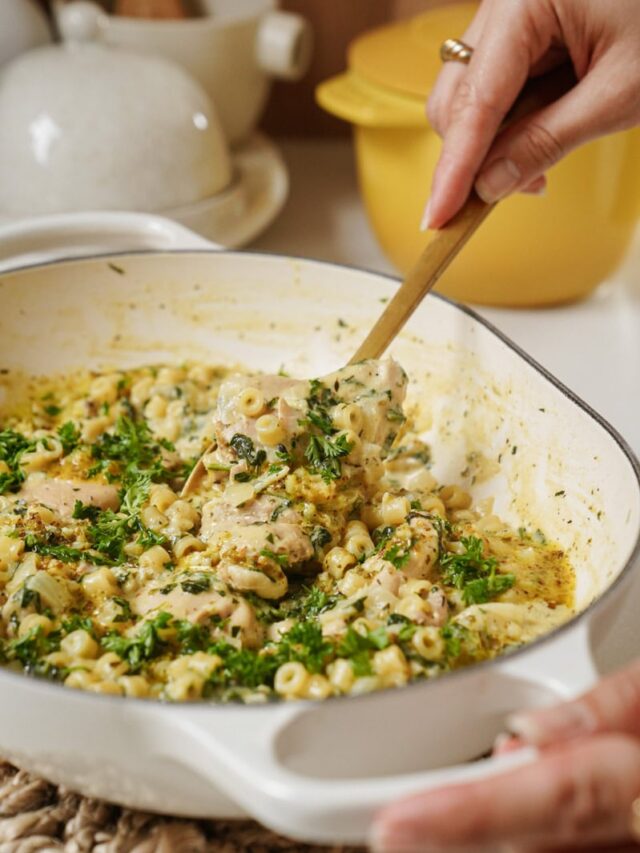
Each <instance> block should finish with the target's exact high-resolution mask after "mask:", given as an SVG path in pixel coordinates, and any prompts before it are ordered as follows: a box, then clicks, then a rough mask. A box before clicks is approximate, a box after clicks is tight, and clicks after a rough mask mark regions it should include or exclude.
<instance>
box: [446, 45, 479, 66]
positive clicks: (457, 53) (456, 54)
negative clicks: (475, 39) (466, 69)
mask: <svg viewBox="0 0 640 853" xmlns="http://www.w3.org/2000/svg"><path fill="white" fill-rule="evenodd" d="M472 56H473V48H472V47H471V46H470V45H468V44H465V42H463V41H460V39H447V40H446V41H443V42H442V44H441V45H440V59H441V60H442V61H443V62H463V63H464V64H465V65H468V63H469V61H470V59H471V57H472Z"/></svg>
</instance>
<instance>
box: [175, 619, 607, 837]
mask: <svg viewBox="0 0 640 853" xmlns="http://www.w3.org/2000/svg"><path fill="white" fill-rule="evenodd" d="M588 643H589V636H588V624H587V621H586V620H585V619H582V620H579V621H578V623H577V624H573V625H569V626H567V628H566V629H564V630H562V629H561V631H560V632H559V633H558V634H556V635H555V636H552V637H550V638H549V639H547V640H543V641H542V642H541V643H539V645H536V646H533V647H531V648H530V649H528V650H526V651H522V652H520V653H518V654H516V655H514V656H513V657H512V658H511V659H510V658H509V656H506V657H505V658H503V659H502V660H501V661H496V662H495V663H494V664H491V665H490V666H488V667H487V666H485V667H475V668H474V667H472V668H471V669H470V670H468V671H467V672H459V673H457V674H455V675H454V676H453V677H449V678H443V679H441V680H440V681H438V682H434V683H432V684H429V685H424V687H423V688H420V687H419V686H414V687H409V688H406V689H405V690H402V689H401V690H389V691H383V692H382V693H379V694H376V695H370V696H367V697H360V698H356V699H353V700H349V699H333V700H329V701H326V702H324V703H322V702H320V703H307V702H300V703H286V704H280V705H274V706H271V707H258V708H236V709H228V708H227V707H226V706H225V707H223V708H220V707H218V708H216V709H215V710H214V709H210V711H209V713H207V710H206V709H205V708H202V709H200V710H196V709H193V710H190V711H187V714H186V715H185V714H184V713H183V714H180V715H176V721H178V724H179V725H180V727H181V728H182V737H181V738H180V742H181V744H187V743H188V744H189V747H188V748H185V749H183V751H182V752H181V758H182V760H184V761H185V762H186V763H187V764H188V765H189V766H190V768H191V769H192V770H194V771H195V772H197V773H198V774H199V775H200V776H201V777H203V778H204V779H206V780H208V781H209V782H210V783H212V784H213V786H214V787H215V788H217V789H219V790H220V791H223V792H224V794H225V795H226V796H227V797H229V798H230V799H232V800H234V801H235V802H236V803H237V804H238V805H239V806H240V807H241V808H242V809H244V810H245V811H246V812H247V813H248V814H251V815H252V816H253V817H255V818H257V819H258V820H260V821H262V822H263V823H265V824H266V825H268V826H270V827H271V828H272V829H274V830H276V831H280V832H282V833H284V834H286V835H290V836H293V837H295V838H299V839H301V840H305V841H314V842H324V843H327V842H331V843H337V842H343V843H362V842H364V841H366V838H367V834H368V831H369V827H370V825H371V821H372V819H373V817H374V815H375V813H376V812H377V811H378V809H380V808H381V807H382V806H384V805H385V804H387V803H389V802H391V801H393V800H394V799H397V798H399V797H403V796H405V795H408V794H412V793H417V792H419V791H426V790H429V789H433V788H436V787H440V786H443V785H449V784H454V783H458V782H468V781H472V780H479V779H485V778H490V777H492V776H495V775H497V774H499V773H502V772H505V771H507V770H509V769H512V768H514V767H516V766H519V765H521V764H524V763H528V762H530V761H532V760H534V759H535V757H536V755H537V753H536V751H535V750H533V749H522V750H519V751H517V752H515V753H511V754H509V755H505V756H500V757H498V758H488V759H483V760H480V761H468V758H469V757H470V756H473V755H478V754H479V753H481V752H483V751H484V750H485V749H487V748H488V747H489V746H490V744H491V743H492V740H493V738H494V737H495V735H496V734H497V733H498V732H499V731H501V730H504V721H505V717H506V716H508V714H510V713H512V712H513V711H515V710H519V709H521V708H524V707H531V706H535V705H537V706H540V705H544V704H550V703H553V702H557V701H561V700H563V699H568V698H570V697H572V696H574V695H576V694H578V693H579V692H581V691H583V690H584V689H586V688H587V687H589V686H591V685H592V684H593V683H594V681H595V680H596V679H597V677H598V675H597V672H596V669H595V667H594V665H593V662H592V658H591V653H590V650H589V645H588ZM471 708H472V709H473V710H472V711H471V710H470V709H471ZM470 715H471V716H470ZM465 759H467V760H465ZM425 768H429V769H425ZM389 771H391V772H389Z"/></svg>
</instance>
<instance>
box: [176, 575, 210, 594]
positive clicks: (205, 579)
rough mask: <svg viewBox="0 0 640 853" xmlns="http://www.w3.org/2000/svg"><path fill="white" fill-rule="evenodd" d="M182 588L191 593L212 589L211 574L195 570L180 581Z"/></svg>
mask: <svg viewBox="0 0 640 853" xmlns="http://www.w3.org/2000/svg"><path fill="white" fill-rule="evenodd" d="M180 588H181V589H182V590H183V591H184V592H190V593H191V595H198V594H199V593H201V592H207V591H208V590H209V589H211V576H210V575H207V574H205V573H204V572H193V574H191V575H189V577H187V578H185V579H184V580H182V581H180Z"/></svg>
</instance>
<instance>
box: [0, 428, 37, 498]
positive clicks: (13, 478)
mask: <svg viewBox="0 0 640 853" xmlns="http://www.w3.org/2000/svg"><path fill="white" fill-rule="evenodd" d="M35 446H36V443H35V441H33V440H32V439H29V438H27V437H26V436H24V435H22V433H19V432H16V431H15V430H12V429H3V430H2V431H1V432H0V461H2V462H4V463H5V464H6V466H7V468H8V469H9V470H8V471H3V472H2V473H1V474H0V494H4V493H5V492H17V491H18V489H19V488H20V486H21V485H22V482H23V480H24V472H23V471H22V469H21V468H20V459H21V457H22V454H23V453H25V452H26V451H28V450H33V449H34V448H35Z"/></svg>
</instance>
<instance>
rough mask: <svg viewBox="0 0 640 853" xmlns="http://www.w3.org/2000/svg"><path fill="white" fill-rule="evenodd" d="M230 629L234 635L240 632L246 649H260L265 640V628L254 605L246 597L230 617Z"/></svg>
mask: <svg viewBox="0 0 640 853" xmlns="http://www.w3.org/2000/svg"><path fill="white" fill-rule="evenodd" d="M229 631H230V633H231V636H232V637H235V636H237V634H238V632H239V635H240V638H241V640H242V647H243V648H245V649H258V648H260V646H261V645H262V643H263V642H264V628H263V627H262V625H261V624H260V622H259V621H258V617H257V616H256V612H255V610H254V609H253V607H252V606H251V605H250V604H249V602H248V601H246V600H245V599H244V598H242V599H240V601H239V602H238V605H237V607H236V608H235V609H234V611H233V613H232V614H231V616H230V617H229Z"/></svg>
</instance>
